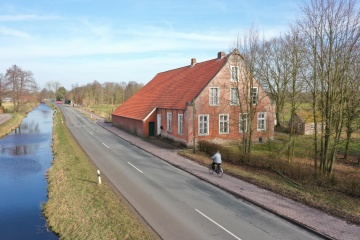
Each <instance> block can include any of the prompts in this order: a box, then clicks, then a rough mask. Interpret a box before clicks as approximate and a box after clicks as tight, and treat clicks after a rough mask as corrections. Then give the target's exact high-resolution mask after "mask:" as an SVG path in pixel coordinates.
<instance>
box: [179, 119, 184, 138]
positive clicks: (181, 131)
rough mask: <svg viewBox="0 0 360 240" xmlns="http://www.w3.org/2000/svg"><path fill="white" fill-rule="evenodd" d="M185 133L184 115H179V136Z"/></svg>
mask: <svg viewBox="0 0 360 240" xmlns="http://www.w3.org/2000/svg"><path fill="white" fill-rule="evenodd" d="M183 132H184V115H183V114H178V134H181V135H182V134H183Z"/></svg>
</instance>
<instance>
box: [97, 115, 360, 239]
mask: <svg viewBox="0 0 360 240" xmlns="http://www.w3.org/2000/svg"><path fill="white" fill-rule="evenodd" d="M96 122H97V124H98V125H99V126H101V127H103V128H105V129H107V130H109V131H110V132H112V133H114V134H115V135H117V136H119V137H121V138H122V139H124V140H126V141H128V142H130V143H131V144H133V145H136V146H138V147H139V148H141V149H143V150H145V151H147V152H149V153H151V154H153V155H155V156H157V157H159V158H161V159H163V160H164V161H167V162H169V163H170V164H172V165H174V166H176V167H179V168H181V169H183V170H185V171H187V172H189V173H191V174H193V175H195V176H197V177H198V178H200V179H203V180H205V181H208V182H210V183H212V184H214V185H216V186H218V187H220V188H222V189H224V190H226V191H228V192H231V193H233V194H235V195H237V196H239V197H241V198H244V199H246V200H248V201H249V202H252V203H254V204H256V205H259V206H261V207H263V208H265V209H267V210H269V211H271V212H273V213H275V214H277V215H280V216H282V217H284V218H286V219H288V220H290V221H292V222H295V223H297V224H299V225H301V226H305V227H306V228H308V229H310V230H312V231H314V232H316V233H318V234H320V235H322V236H325V237H326V238H328V239H339V240H340V239H341V240H343V239H346V240H359V239H360V226H357V225H354V224H349V223H347V222H345V221H344V220H341V219H339V218H335V217H333V216H330V215H328V214H326V213H324V212H322V211H319V210H317V209H314V208H311V207H307V206H305V205H302V204H300V203H298V202H295V201H293V200H291V199H288V198H285V197H282V196H280V195H278V194H275V193H273V192H271V191H268V190H265V189H262V188H259V187H257V186H255V185H252V184H249V183H247V182H244V181H241V180H239V179H237V178H234V177H231V176H229V175H226V172H225V173H224V175H223V177H222V178H218V177H217V175H215V174H209V172H208V170H207V168H206V167H205V166H202V165H199V164H197V163H195V162H193V161H190V160H188V159H186V158H184V157H182V156H180V155H178V154H177V149H176V148H175V147H174V146H172V145H170V144H166V143H164V142H162V141H160V140H157V139H142V138H139V137H136V136H133V135H131V134H128V133H126V132H124V131H122V130H120V129H118V128H116V127H113V126H112V124H111V123H110V124H109V123H104V120H103V119H101V118H97V119H96Z"/></svg>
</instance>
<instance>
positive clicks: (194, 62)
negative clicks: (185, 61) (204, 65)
mask: <svg viewBox="0 0 360 240" xmlns="http://www.w3.org/2000/svg"><path fill="white" fill-rule="evenodd" d="M195 64H196V58H192V59H191V66H194V65H195Z"/></svg>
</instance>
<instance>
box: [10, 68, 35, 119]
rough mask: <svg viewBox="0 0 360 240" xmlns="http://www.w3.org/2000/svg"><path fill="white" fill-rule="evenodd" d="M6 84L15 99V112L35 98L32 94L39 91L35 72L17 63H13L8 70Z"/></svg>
mask: <svg viewBox="0 0 360 240" xmlns="http://www.w3.org/2000/svg"><path fill="white" fill-rule="evenodd" d="M5 85H6V86H7V88H8V89H9V96H10V97H11V98H12V100H13V104H14V112H18V111H19V107H20V105H21V104H26V103H27V102H29V101H31V100H33V99H32V96H33V95H34V94H35V93H36V92H37V85H36V82H35V80H34V78H33V73H32V72H30V71H24V70H22V69H21V68H20V67H18V66H17V65H13V66H12V67H10V68H8V69H7V70H6V74H5Z"/></svg>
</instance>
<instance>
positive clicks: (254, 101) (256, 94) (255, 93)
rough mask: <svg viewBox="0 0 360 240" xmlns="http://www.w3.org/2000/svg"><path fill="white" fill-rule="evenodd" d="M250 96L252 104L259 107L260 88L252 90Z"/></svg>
mask: <svg viewBox="0 0 360 240" xmlns="http://www.w3.org/2000/svg"><path fill="white" fill-rule="evenodd" d="M254 89H256V91H254ZM250 96H251V104H252V105H257V104H258V98H259V88H258V87H253V88H252V89H251V92H250Z"/></svg>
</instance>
